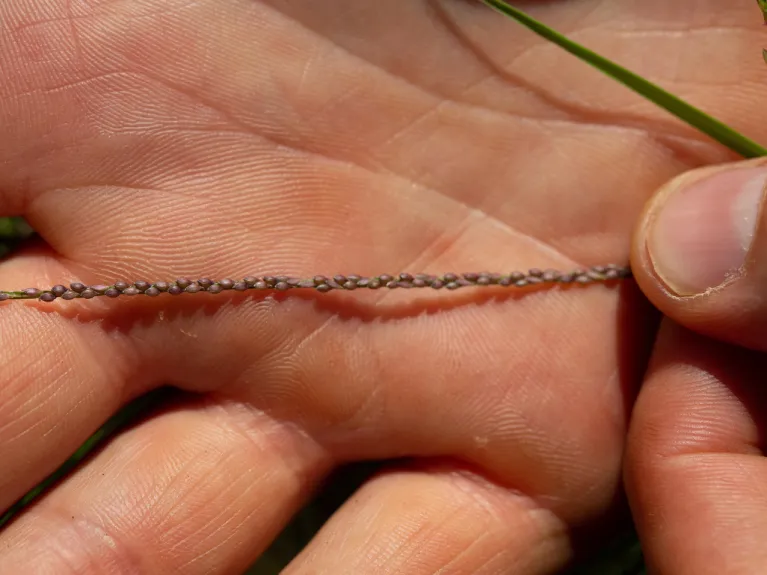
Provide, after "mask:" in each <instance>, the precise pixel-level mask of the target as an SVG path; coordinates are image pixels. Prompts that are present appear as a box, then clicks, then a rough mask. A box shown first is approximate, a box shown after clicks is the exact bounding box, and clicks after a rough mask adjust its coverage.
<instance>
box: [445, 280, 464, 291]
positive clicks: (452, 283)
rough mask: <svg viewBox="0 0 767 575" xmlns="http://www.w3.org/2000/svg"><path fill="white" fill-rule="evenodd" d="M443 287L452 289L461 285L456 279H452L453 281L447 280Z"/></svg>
mask: <svg viewBox="0 0 767 575" xmlns="http://www.w3.org/2000/svg"><path fill="white" fill-rule="evenodd" d="M445 287H446V288H447V289H450V290H453V289H458V288H459V287H461V285H460V284H459V283H458V282H457V281H453V282H447V283H446V284H445Z"/></svg>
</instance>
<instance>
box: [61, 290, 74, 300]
mask: <svg viewBox="0 0 767 575" xmlns="http://www.w3.org/2000/svg"><path fill="white" fill-rule="evenodd" d="M77 295H78V294H77V292H76V291H72V290H67V291H65V292H64V293H63V294H61V299H66V300H70V299H75V298H76V297H77Z"/></svg>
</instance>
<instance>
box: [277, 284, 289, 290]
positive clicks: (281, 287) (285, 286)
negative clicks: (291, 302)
mask: <svg viewBox="0 0 767 575" xmlns="http://www.w3.org/2000/svg"><path fill="white" fill-rule="evenodd" d="M274 289H276V290H278V291H287V290H289V289H290V284H289V283H288V282H277V283H276V284H274Z"/></svg>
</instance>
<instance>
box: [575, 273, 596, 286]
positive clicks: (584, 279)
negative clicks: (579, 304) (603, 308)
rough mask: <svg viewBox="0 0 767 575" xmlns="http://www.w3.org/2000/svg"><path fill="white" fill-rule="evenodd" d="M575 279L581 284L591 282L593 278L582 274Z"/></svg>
mask: <svg viewBox="0 0 767 575" xmlns="http://www.w3.org/2000/svg"><path fill="white" fill-rule="evenodd" d="M575 281H576V282H577V283H579V284H587V283H591V281H592V279H591V278H590V277H589V276H587V275H586V274H581V275H579V276H576V278H575Z"/></svg>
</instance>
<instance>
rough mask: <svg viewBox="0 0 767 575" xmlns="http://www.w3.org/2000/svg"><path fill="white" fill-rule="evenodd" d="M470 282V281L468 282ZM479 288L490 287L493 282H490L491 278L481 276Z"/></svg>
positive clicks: (478, 283)
mask: <svg viewBox="0 0 767 575" xmlns="http://www.w3.org/2000/svg"><path fill="white" fill-rule="evenodd" d="M466 281H469V280H466ZM476 283H477V285H478V286H489V285H490V284H491V283H492V281H490V278H489V277H487V276H479V277H478V278H477V281H476Z"/></svg>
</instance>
